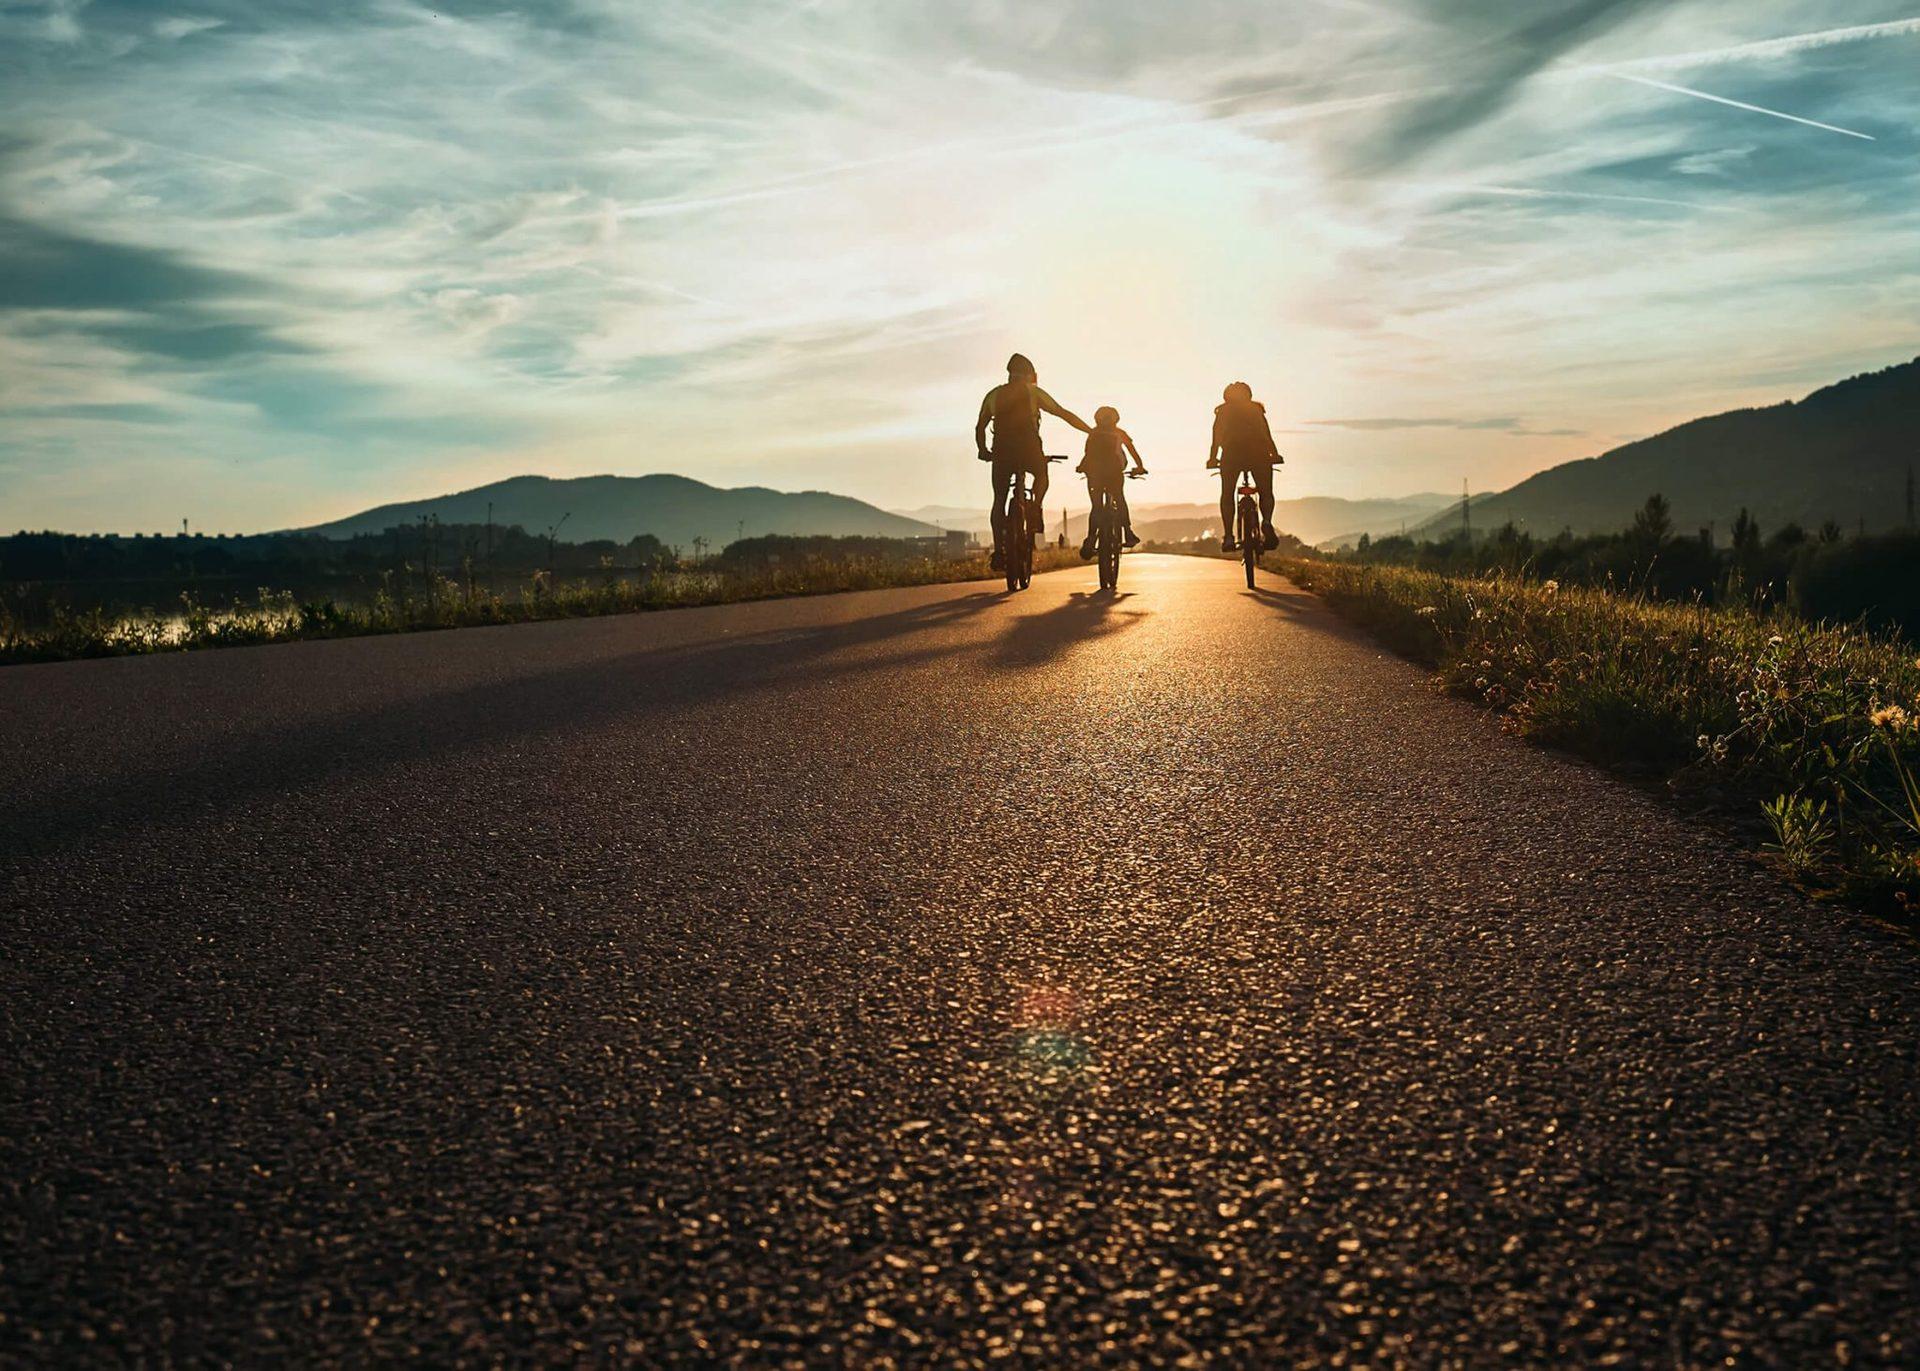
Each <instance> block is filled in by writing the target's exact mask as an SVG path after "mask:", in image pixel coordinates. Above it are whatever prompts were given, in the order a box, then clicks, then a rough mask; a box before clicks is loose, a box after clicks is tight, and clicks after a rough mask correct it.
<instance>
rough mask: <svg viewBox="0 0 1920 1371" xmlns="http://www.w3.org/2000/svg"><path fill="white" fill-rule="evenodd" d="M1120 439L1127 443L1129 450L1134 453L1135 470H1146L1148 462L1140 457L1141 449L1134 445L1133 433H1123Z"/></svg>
mask: <svg viewBox="0 0 1920 1371" xmlns="http://www.w3.org/2000/svg"><path fill="white" fill-rule="evenodd" d="M1120 441H1121V442H1123V443H1125V444H1126V446H1127V451H1128V452H1131V453H1132V454H1133V469H1134V470H1135V471H1145V470H1146V469H1147V464H1146V463H1145V462H1144V461H1142V460H1141V458H1140V449H1139V448H1137V447H1135V446H1134V445H1133V435H1132V434H1131V433H1122V434H1121V435H1120Z"/></svg>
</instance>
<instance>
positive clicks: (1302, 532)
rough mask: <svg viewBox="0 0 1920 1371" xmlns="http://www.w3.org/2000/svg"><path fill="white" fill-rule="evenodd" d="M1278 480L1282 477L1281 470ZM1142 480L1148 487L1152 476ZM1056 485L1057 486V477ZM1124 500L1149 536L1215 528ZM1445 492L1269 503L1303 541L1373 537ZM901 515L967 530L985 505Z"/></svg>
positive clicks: (1213, 513)
mask: <svg viewBox="0 0 1920 1371" xmlns="http://www.w3.org/2000/svg"><path fill="white" fill-rule="evenodd" d="M1281 479H1282V480H1283V481H1284V480H1285V479H1286V478H1285V475H1284V473H1283V475H1282V477H1281ZM1145 484H1147V485H1149V486H1151V485H1152V479H1151V478H1148V479H1147V481H1146V482H1145ZM1055 489H1056V490H1058V489H1059V485H1058V483H1057V482H1056V485H1055ZM1129 492H1130V493H1129V503H1130V504H1131V505H1132V507H1133V526H1134V529H1135V531H1137V532H1138V533H1139V534H1140V536H1141V537H1143V538H1154V539H1160V540H1163V541H1168V542H1177V541H1179V540H1180V539H1183V538H1192V537H1194V536H1196V535H1198V534H1200V533H1202V532H1205V531H1206V530H1207V529H1209V528H1211V529H1212V530H1213V531H1214V532H1216V533H1218V532H1219V531H1220V528H1219V525H1220V509H1219V506H1218V504H1203V505H1164V504H1150V503H1143V502H1142V501H1141V500H1140V498H1139V496H1138V494H1137V493H1135V488H1133V487H1129ZM1452 499H1453V497H1451V496H1448V495H1408V496H1404V497H1402V498H1400V499H1393V500H1341V499H1336V498H1334V497H1332V496H1322V495H1314V496H1303V497H1301V498H1300V499H1297V500H1279V501H1276V502H1275V503H1274V508H1273V521H1274V524H1275V525H1276V526H1277V527H1279V528H1282V529H1285V530H1286V531H1287V532H1288V533H1291V534H1293V536H1294V537H1296V538H1299V539H1301V540H1302V541H1304V542H1309V543H1317V542H1320V541H1322V540H1323V539H1326V538H1329V537H1332V536H1333V535H1335V534H1338V533H1346V532H1348V531H1351V532H1352V533H1353V536H1354V537H1356V538H1357V537H1359V536H1360V533H1361V532H1362V531H1363V530H1364V531H1365V532H1368V533H1371V534H1373V535H1374V536H1375V537H1376V538H1377V537H1379V536H1380V535H1381V534H1383V533H1398V532H1399V531H1400V528H1401V525H1403V524H1404V525H1406V526H1407V527H1408V528H1412V527H1413V526H1414V525H1415V524H1418V523H1419V522H1421V521H1422V520H1424V519H1426V518H1428V517H1430V516H1431V515H1432V514H1433V512H1434V511H1435V510H1437V509H1441V508H1443V507H1444V506H1446V505H1447V504H1449V503H1451V502H1452ZM1086 506H1087V498H1086V488H1085V486H1083V485H1081V484H1080V482H1079V480H1078V478H1075V482H1074V486H1073V499H1072V500H1070V501H1069V508H1071V509H1072V510H1073V511H1074V518H1075V519H1078V518H1080V517H1081V514H1082V513H1083V512H1084V511H1085V509H1086ZM1050 508H1051V510H1052V519H1053V522H1052V523H1050V524H1049V525H1048V527H1049V528H1051V527H1053V526H1054V524H1057V523H1058V521H1059V509H1060V506H1059V501H1058V499H1057V497H1056V498H1055V499H1054V500H1053V502H1052V504H1051V506H1050ZM900 514H901V515H902V517H904V518H910V519H919V520H922V521H924V522H926V523H932V524H939V525H941V526H942V527H944V528H957V529H964V530H966V531H967V532H970V533H984V532H985V531H986V528H987V510H986V503H985V501H982V502H981V506H980V508H978V509H973V508H970V507H967V506H954V505H926V506H924V507H922V508H920V509H910V510H902V511H900Z"/></svg>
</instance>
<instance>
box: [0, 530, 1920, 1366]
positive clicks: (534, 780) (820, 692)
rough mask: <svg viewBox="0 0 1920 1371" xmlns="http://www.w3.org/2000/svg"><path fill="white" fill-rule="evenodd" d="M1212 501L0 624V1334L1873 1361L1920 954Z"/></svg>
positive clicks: (1084, 1356)
mask: <svg viewBox="0 0 1920 1371" xmlns="http://www.w3.org/2000/svg"><path fill="white" fill-rule="evenodd" d="M1238 575H1239V571H1238V567H1237V565H1235V564H1216V563H1211V562H1203V561H1198V560H1183V559H1156V558H1147V557H1134V558H1129V559H1128V562H1127V564H1126V566H1125V569H1124V575H1123V588H1122V590H1121V592H1120V594H1119V595H1118V596H1101V595H1098V594H1095V593H1091V592H1092V588H1093V584H1094V574H1093V572H1092V570H1090V569H1089V570H1084V571H1072V572H1065V573H1061V574H1058V575H1053V576H1048V577H1044V578H1042V579H1041V580H1039V581H1038V582H1036V584H1035V585H1034V587H1033V589H1032V590H1031V591H1029V592H1027V593H1026V594H1024V595H1021V596H1019V597H1015V598H1009V597H1007V596H1005V595H1003V594H999V593H994V592H991V591H990V590H989V589H988V588H987V587H985V586H981V585H969V586H943V587H930V588H925V589H916V590H904V591H897V592H894V591H889V592H877V593H871V594H861V595H848V596H836V597H831V598H823V599H815V600H792V601H783V602H777V603H768V604H758V605H744V606H736V607H730V608H721V609H708V610H692V611H684V612H676V613H671V614H657V615H642V616H632V617H625V618H615V619H597V620H586V621H578V622H572V623H554V624H541V625H532V626H527V627H519V628H503V629H480V630H468V631H463V632H458V633H442V634H423V635H416V636H411V637H402V638H385V639H362V640H357V641H343V642H330V643H311V644H298V645H293V646H286V647H273V648H264V649H249V650H244V651H232V652H215V653H204V654H197V655H183V656H176V657H164V658H153V659H147V660H120V661H105V662H92V663H76V664H69V665H59V666H50V667H22V668H11V669H8V670H6V671H4V672H0V796H3V797H4V798H3V799H0V832H4V834H5V835H6V842H5V845H4V858H3V859H0V908H3V910H4V919H3V920H0V992H4V994H3V997H0V1015H3V1016H4V1019H3V1021H0V1022H3V1026H4V1034H5V1040H4V1048H5V1051H6V1063H7V1065H6V1070H5V1072H4V1076H3V1077H0V1316H3V1319H4V1321H3V1322H0V1359H4V1360H5V1361H7V1362H23V1363H34V1362H47V1363H53V1362H59V1363H62V1364H77V1363H78V1364H84V1363H88V1362H100V1363H110V1362H118V1361H126V1360H134V1359H144V1360H146V1361H147V1362H149V1363H162V1362H165V1361H168V1360H175V1361H179V1362H222V1361H231V1362H237V1363H244V1364H257V1363H260V1362H264V1361H272V1360H285V1361H291V1362H295V1363H311V1362H314V1361H336V1362H346V1363H362V1362H365V1361H368V1360H374V1359H390V1360H408V1361H430V1362H434V1363H447V1362H454V1361H468V1362H473V1363H491V1362H498V1361H534V1360H538V1361H546V1362H564V1363H575V1362H582V1361H585V1362H602V1363H604V1362H610V1361H621V1360H624V1361H629V1362H635V1363H651V1364H659V1363H669V1362H672V1363H687V1362H703V1361H714V1362H737V1363H743V1364H780V1363H790V1364H795V1365H798V1364H800V1363H803V1362H805V1363H808V1364H812V1365H836V1364H847V1365H859V1366H887V1365H893V1364H898V1365H908V1364H938V1365H949V1364H975V1363H979V1364H987V1363H996V1362H998V1363H1014V1364H1026V1365H1036V1366H1049V1367H1057V1366H1067V1365H1076V1364H1087V1363H1097V1362H1104V1363H1108V1364H1116V1365H1117V1364H1143V1363H1173V1364H1180V1365H1200V1364H1206V1363H1208V1362H1215V1363H1218V1364H1230V1365H1276V1364H1288V1363H1292V1364H1301V1365H1320V1364H1325V1365H1336V1366H1358V1365H1392V1364H1395V1363H1404V1364H1409V1365H1432V1364H1447V1363H1458V1364H1493V1363H1501V1362H1512V1363H1527V1364H1546V1363H1555V1364H1566V1365H1597V1364H1605V1363H1607V1361H1608V1359H1609V1358H1613V1359H1616V1360H1617V1361H1619V1362H1620V1363H1622V1364H1669V1365H1679V1364H1686V1365H1706V1364H1708V1363H1716V1364H1759V1365H1766V1364H1778V1365H1802V1366H1803V1365H1814V1364H1820V1365H1827V1364H1847V1363H1851V1364H1854V1365H1866V1364H1876V1363H1906V1364H1909V1365H1912V1364H1916V1363H1920V1312H1917V1311H1920V1275H1916V1271H1917V1270H1920V1165H1917V1162H1920V1091H1917V1090H1916V1085H1917V1084H1920V974H1916V973H1917V972H1920V953H1917V952H1916V950H1915V947H1914V945H1913V944H1912V943H1911V942H1909V941H1907V940H1904V939H1902V938H1901V937H1899V936H1898V935H1896V934H1893V933H1891V932H1888V931H1886V930H1883V929H1880V928H1878V927H1876V926H1874V925H1872V924H1869V923H1867V922H1865V921H1863V920H1860V919H1858V918H1854V917H1852V916H1849V915H1847V914H1845V913H1842V912H1838V911H1835V910H1831V909H1824V908H1818V907H1814V906H1811V905H1809V904H1807V903H1805V902H1803V901H1802V900H1800V899H1798V898H1797V897H1795V896H1794V895H1792V894H1791V893H1790V892H1789V891H1787V890H1786V889H1785V888H1783V887H1782V886H1781V885H1780V884H1779V883H1778V882H1777V881H1776V880H1774V879H1773V878H1772V877H1771V876H1769V875H1768V874H1767V873H1766V872H1765V871H1764V870H1762V869H1761V868H1759V867H1758V866H1756V865H1754V864H1753V863H1751V862H1748V861H1746V860H1744V859H1742V858H1740V857H1739V856H1737V855H1735V854H1734V853H1733V852H1732V851H1731V850H1730V849H1729V848H1728V847H1727V846H1726V845H1725V844H1724V843H1723V842H1721V841H1720V840H1719V839H1717V838H1716V837H1714V836H1713V835H1712V834H1711V833H1709V832H1707V831H1705V830H1704V829H1702V828H1700V827H1698V826H1696V825H1692V824H1690V823H1688V822H1687V821H1684V820H1683V819H1681V818H1680V817H1678V816H1676V815H1675V814H1674V813H1672V812H1671V811H1670V810H1668V809H1667V808H1665V807H1664V806H1663V805H1662V804H1661V803H1660V802H1659V801H1658V800H1656V799H1655V798H1653V797H1649V796H1646V795H1643V794H1640V793H1638V792H1636V791H1634V790H1633V789H1631V788H1628V787H1626V786H1623V785H1621V784H1619V783H1616V782H1614V781H1611V780H1609V779H1607V778H1605V777H1603V776H1601V775H1599V774H1597V773H1594V772H1592V771H1590V770H1587V769H1585V768H1583V767H1582V766H1580V765H1578V764H1575V763H1572V762H1569V761H1567V760H1564V759H1561V758H1558V757H1556V756H1553V755H1551V754H1548V753H1545V752H1542V751H1539V750H1537V749H1533V748H1530V747H1528V746H1525V745H1523V744H1520V743H1518V742H1515V741H1513V740H1512V739H1510V738H1507V737H1505V736H1503V735H1502V734H1500V733H1499V731H1498V730H1497V729H1496V728H1495V727H1494V726H1493V725H1492V724H1491V723H1490V722H1489V721H1488V720H1487V719H1485V718H1484V717H1482V716H1481V715H1480V714H1478V713H1476V712H1475V711H1474V710H1472V709H1471V708H1468V707H1466V706H1464V705H1461V704H1459V703H1457V702H1453V701H1449V700H1445V699H1442V698H1439V697H1437V696H1435V695H1434V694H1433V693H1432V692H1431V691H1430V690H1428V689H1427V688H1426V686H1425V685H1424V683H1423V679H1422V675H1421V673H1420V672H1419V671H1417V670H1416V669H1414V668H1413V667H1411V666H1409V665H1407V664H1405V663H1403V662H1401V661H1399V660H1397V659H1395V658H1394V657H1392V656H1390V655H1389V654H1387V653H1385V652H1384V651H1382V650H1381V649H1379V648H1377V647H1376V646H1373V645H1372V644H1371V643H1369V642H1368V641H1366V640H1365V639H1363V638H1361V637H1359V636H1356V635H1355V634H1353V633H1351V632H1349V631H1347V630H1346V629H1344V628H1342V627H1341V626H1340V625H1339V624H1338V623H1337V622H1336V621H1334V620H1333V619H1332V618H1331V617H1330V616H1329V615H1328V614H1327V613H1326V612H1325V611H1324V610H1323V609H1321V608H1320V607H1319V606H1318V604H1317V603H1316V602H1314V601H1312V600H1311V599H1309V598H1308V597H1306V596H1304V595H1302V594H1300V593H1298V592H1296V591H1294V590H1292V589H1290V588H1288V587H1287V586H1285V585H1284V584H1282V583H1280V582H1278V581H1273V582H1271V583H1270V584H1265V585H1263V586H1262V587H1261V589H1260V590H1259V591H1257V592H1254V593H1249V592H1247V591H1246V590H1245V589H1244V587H1242V586H1239V585H1237V584H1236V579H1237V577H1238Z"/></svg>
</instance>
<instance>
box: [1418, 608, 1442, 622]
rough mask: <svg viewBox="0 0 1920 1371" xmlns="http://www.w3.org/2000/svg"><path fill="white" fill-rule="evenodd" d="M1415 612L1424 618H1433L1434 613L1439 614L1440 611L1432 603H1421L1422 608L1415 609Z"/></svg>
mask: <svg viewBox="0 0 1920 1371" xmlns="http://www.w3.org/2000/svg"><path fill="white" fill-rule="evenodd" d="M1413 612H1414V613H1415V614H1418V615H1419V616H1420V617H1421V618H1422V619H1431V618H1432V617H1433V616H1434V615H1436V614H1438V613H1439V612H1440V611H1439V610H1438V609H1436V608H1434V607H1433V606H1432V605H1421V606H1420V608H1418V609H1416V610H1414V611H1413Z"/></svg>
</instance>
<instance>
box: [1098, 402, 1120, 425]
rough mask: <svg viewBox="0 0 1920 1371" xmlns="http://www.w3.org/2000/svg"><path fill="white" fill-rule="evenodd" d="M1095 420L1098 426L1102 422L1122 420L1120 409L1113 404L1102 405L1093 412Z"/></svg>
mask: <svg viewBox="0 0 1920 1371" xmlns="http://www.w3.org/2000/svg"><path fill="white" fill-rule="evenodd" d="M1093 422H1094V424H1095V425H1096V426H1097V425H1100V424H1117V423H1119V422H1120V411H1119V410H1117V409H1115V408H1114V407H1113V406H1112V405H1102V406H1100V408H1098V409H1096V410H1095V411H1094V412H1093Z"/></svg>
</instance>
